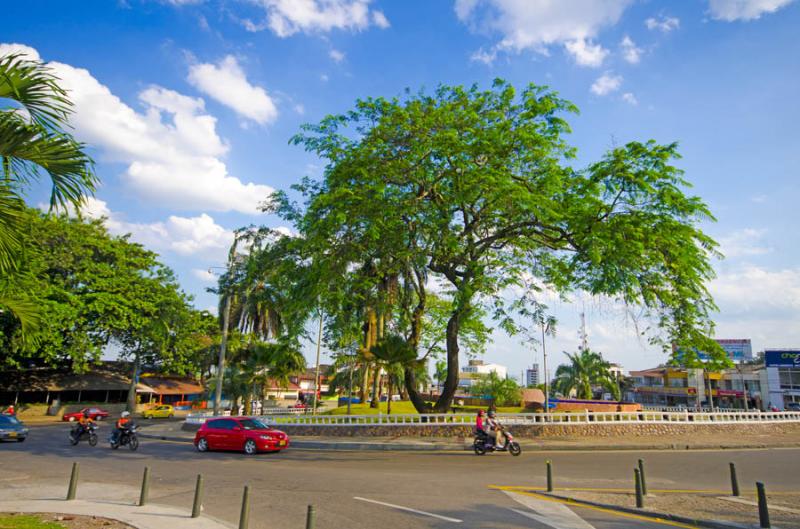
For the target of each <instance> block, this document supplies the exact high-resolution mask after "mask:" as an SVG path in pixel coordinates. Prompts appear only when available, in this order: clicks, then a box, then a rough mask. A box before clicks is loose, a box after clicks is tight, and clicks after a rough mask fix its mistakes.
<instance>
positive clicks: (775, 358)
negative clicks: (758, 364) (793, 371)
mask: <svg viewBox="0 0 800 529" xmlns="http://www.w3.org/2000/svg"><path fill="white" fill-rule="evenodd" d="M764 363H765V364H766V366H767V367H797V368H800V349H767V350H765V351H764Z"/></svg>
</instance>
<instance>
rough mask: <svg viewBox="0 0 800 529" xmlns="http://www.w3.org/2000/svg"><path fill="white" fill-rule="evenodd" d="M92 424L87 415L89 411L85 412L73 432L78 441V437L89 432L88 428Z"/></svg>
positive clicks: (90, 417) (90, 418)
mask: <svg viewBox="0 0 800 529" xmlns="http://www.w3.org/2000/svg"><path fill="white" fill-rule="evenodd" d="M92 424H94V421H93V420H92V416H91V415H89V410H85V411H84V412H83V415H81V417H80V418H79V419H78V427H77V429H76V430H77V431H76V432H75V433H76V435H77V437H78V438H79V439H80V436H81V435H83V434H84V433H85V432H88V431H89V427H90V426H91V425H92Z"/></svg>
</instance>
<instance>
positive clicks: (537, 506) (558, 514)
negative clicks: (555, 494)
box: [503, 491, 594, 529]
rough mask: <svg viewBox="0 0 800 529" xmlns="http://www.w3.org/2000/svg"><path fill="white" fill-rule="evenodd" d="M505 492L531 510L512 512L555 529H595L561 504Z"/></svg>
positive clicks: (515, 510)
mask: <svg viewBox="0 0 800 529" xmlns="http://www.w3.org/2000/svg"><path fill="white" fill-rule="evenodd" d="M503 492H505V494H506V495H507V496H508V497H509V498H511V499H512V500H514V501H515V502H517V503H519V504H521V505H524V506H525V507H527V508H528V509H531V510H530V511H523V510H521V509H511V510H512V511H514V512H515V513H517V514H520V515H522V516H525V517H527V518H531V519H533V520H536V521H537V522H539V523H543V524H545V525H548V526H550V527H552V528H553V529H594V526H593V525H592V524H590V523H589V522H587V521H586V520H584V519H583V518H581V517H580V516H578V515H577V514H576V513H575V512H574V511H572V510H571V509H570V508H569V507H567V506H565V505H563V504H561V503H554V502H549V501H543V500H540V499H538V498H534V497H532V496H525V495H523V494H519V493H517V492H508V491H503ZM531 511H533V512H531Z"/></svg>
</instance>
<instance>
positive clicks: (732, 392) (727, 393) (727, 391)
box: [716, 389, 744, 397]
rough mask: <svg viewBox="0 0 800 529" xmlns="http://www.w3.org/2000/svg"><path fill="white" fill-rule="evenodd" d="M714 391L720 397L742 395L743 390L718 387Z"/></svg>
mask: <svg viewBox="0 0 800 529" xmlns="http://www.w3.org/2000/svg"><path fill="white" fill-rule="evenodd" d="M716 393H717V394H718V395H719V396H720V397H744V391H737V390H735V389H719V390H717V391H716Z"/></svg>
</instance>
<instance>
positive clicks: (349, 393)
mask: <svg viewBox="0 0 800 529" xmlns="http://www.w3.org/2000/svg"><path fill="white" fill-rule="evenodd" d="M355 367H356V355H353V360H352V361H351V362H350V383H349V384H348V385H347V415H350V405H351V404H352V402H353V370H354V369H355Z"/></svg>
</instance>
